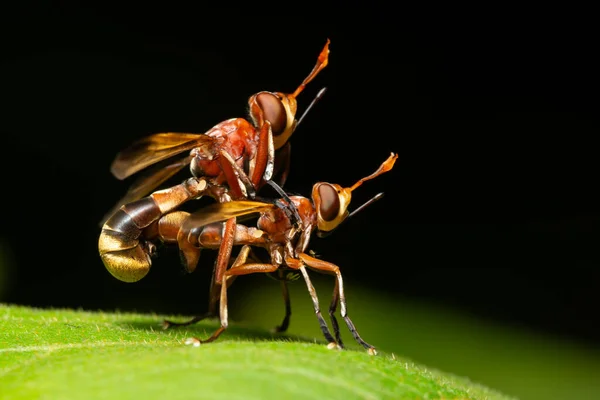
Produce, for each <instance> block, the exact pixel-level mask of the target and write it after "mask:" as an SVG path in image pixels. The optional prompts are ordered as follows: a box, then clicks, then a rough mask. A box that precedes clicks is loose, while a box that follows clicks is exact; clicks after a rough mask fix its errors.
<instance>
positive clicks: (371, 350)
mask: <svg viewBox="0 0 600 400" xmlns="http://www.w3.org/2000/svg"><path fill="white" fill-rule="evenodd" d="M367 353H369V355H370V356H376V355H377V350H375V347H370V348H369V349H368V350H367Z"/></svg>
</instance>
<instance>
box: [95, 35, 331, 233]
mask: <svg viewBox="0 0 600 400" xmlns="http://www.w3.org/2000/svg"><path fill="white" fill-rule="evenodd" d="M329 43H330V41H329V39H328V40H327V42H326V43H325V46H324V47H323V49H322V50H321V53H320V54H319V57H318V59H317V63H316V64H315V66H314V68H313V70H312V71H311V72H310V74H309V75H308V76H307V77H306V78H305V79H304V80H303V81H302V83H301V84H300V86H298V87H297V88H296V90H295V91H294V92H293V93H291V94H286V93H281V92H267V91H262V92H259V93H256V94H254V95H252V96H250V98H249V99H248V114H249V118H250V121H248V120H246V119H244V118H231V119H228V120H226V121H223V122H220V123H218V124H217V125H215V126H214V127H212V128H211V129H210V130H208V131H207V132H205V133H204V134H198V133H179V132H168V133H156V134H153V135H149V136H147V137H144V138H142V139H140V140H138V141H136V142H134V143H133V144H132V145H131V146H129V147H128V148H126V149H125V150H123V151H121V152H119V153H118V154H117V156H116V157H115V159H114V161H113V163H112V165H111V172H112V174H113V175H114V176H115V177H116V178H118V179H120V180H123V179H126V178H127V177H129V176H131V175H134V174H136V173H138V172H140V171H142V170H145V169H146V168H148V167H150V166H153V167H152V168H149V169H147V170H146V172H145V173H144V174H142V175H141V176H140V177H139V178H138V179H137V180H136V181H135V182H134V183H133V184H132V185H131V187H130V188H129V190H128V191H127V193H126V194H125V196H124V197H123V198H122V199H120V200H119V202H118V203H117V204H116V205H115V207H113V209H112V210H111V211H110V212H108V213H107V214H106V215H105V217H104V219H103V222H102V223H104V222H105V221H106V219H107V217H110V216H111V215H113V214H114V213H115V211H117V210H118V209H119V208H120V207H121V206H122V205H124V204H128V203H131V202H133V201H135V200H139V199H141V198H142V197H144V196H147V195H148V194H150V193H151V192H152V191H153V190H154V189H156V188H157V187H158V186H159V185H161V184H162V183H163V182H165V181H166V180H167V179H169V178H170V177H172V176H174V175H175V174H176V173H177V172H179V171H180V170H182V169H183V168H184V167H186V166H187V165H189V166H190V172H191V174H192V176H194V177H196V178H200V177H209V178H212V181H211V183H212V185H213V186H216V185H223V190H213V191H212V193H209V194H211V195H213V196H216V197H215V198H216V199H217V200H218V201H228V200H230V199H235V200H239V199H246V198H254V197H255V195H256V192H257V190H258V189H260V187H261V186H262V185H263V184H264V183H265V182H267V181H269V180H271V178H272V177H273V176H274V175H279V179H278V180H277V181H278V183H279V185H281V186H283V185H284V183H285V180H286V179H287V175H288V173H289V167H290V154H291V145H290V143H289V139H290V137H291V135H292V133H293V132H294V130H295V129H296V127H297V126H298V124H299V123H300V121H301V120H302V118H300V120H296V119H295V117H296V111H297V100H296V97H297V96H298V95H299V94H300V93H301V92H302V91H303V90H304V88H305V87H306V85H307V84H308V83H309V82H311V81H312V80H313V79H314V78H315V77H316V76H317V75H318V73H319V72H320V71H321V70H322V69H323V68H325V67H326V66H327V64H328V62H329V61H328V60H329V58H328V57H329ZM324 90H325V89H322V90H321V91H320V92H319V94H318V95H317V97H316V98H315V100H313V102H312V103H311V104H310V105H309V107H308V108H307V110H306V111H308V110H309V109H310V107H312V105H313V104H314V102H316V101H317V100H318V99H319V98H320V97H321V96H322V95H323V93H324ZM305 114H306V112H305V113H304V114H303V115H305ZM186 151H189V153H188V154H187V155H185V156H183V157H176V156H177V155H180V154H181V153H184V152H186ZM225 184H226V185H225Z"/></svg>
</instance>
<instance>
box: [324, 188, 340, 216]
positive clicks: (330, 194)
mask: <svg viewBox="0 0 600 400" xmlns="http://www.w3.org/2000/svg"><path fill="white" fill-rule="evenodd" d="M319 198H320V199H321V204H320V205H319V212H320V214H321V218H323V219H324V220H325V221H327V222H329V221H333V220H334V219H335V217H337V216H338V214H339V213H340V196H339V195H338V192H337V190H336V189H335V188H334V187H333V186H331V185H330V184H328V183H323V184H321V185H320V186H319Z"/></svg>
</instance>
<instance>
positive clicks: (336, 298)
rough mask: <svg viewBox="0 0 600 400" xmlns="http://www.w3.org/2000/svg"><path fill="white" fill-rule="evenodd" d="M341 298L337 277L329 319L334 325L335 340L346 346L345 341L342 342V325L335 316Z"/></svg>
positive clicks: (342, 346) (341, 345)
mask: <svg viewBox="0 0 600 400" xmlns="http://www.w3.org/2000/svg"><path fill="white" fill-rule="evenodd" d="M339 300H340V296H339V285H338V281H337V279H336V280H335V287H334V288H333V296H332V297H331V304H330V305H329V320H330V321H331V325H332V326H333V334H334V335H335V340H336V341H337V343H338V344H339V345H340V347H341V348H344V343H343V342H342V336H341V334H340V326H339V325H338V322H337V319H336V318H335V311H336V309H337V305H338V303H339Z"/></svg>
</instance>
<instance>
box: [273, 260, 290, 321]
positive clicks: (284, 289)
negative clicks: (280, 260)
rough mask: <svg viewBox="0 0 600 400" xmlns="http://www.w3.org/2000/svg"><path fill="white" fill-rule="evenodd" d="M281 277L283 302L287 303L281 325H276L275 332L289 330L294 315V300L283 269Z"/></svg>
mask: <svg viewBox="0 0 600 400" xmlns="http://www.w3.org/2000/svg"><path fill="white" fill-rule="evenodd" d="M279 278H280V279H281V280H280V282H281V294H282V295H283V302H284V303H285V316H284V317H283V321H282V322H281V325H279V326H276V327H275V332H278V333H281V332H285V331H287V329H288V327H289V326H290V317H291V316H292V302H291V301H290V292H289V290H288V287H287V281H286V280H285V278H284V277H283V271H281V270H280V271H279Z"/></svg>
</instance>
